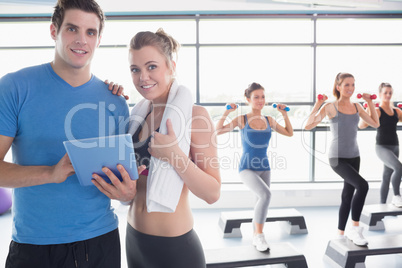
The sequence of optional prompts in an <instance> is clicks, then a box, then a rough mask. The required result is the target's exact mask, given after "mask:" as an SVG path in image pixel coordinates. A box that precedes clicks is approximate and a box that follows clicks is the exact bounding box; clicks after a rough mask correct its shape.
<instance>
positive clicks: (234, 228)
mask: <svg viewBox="0 0 402 268" xmlns="http://www.w3.org/2000/svg"><path fill="white" fill-rule="evenodd" d="M253 216H254V211H252V210H246V211H233V212H222V213H221V216H220V218H219V227H220V229H221V230H222V232H223V237H242V234H241V230H240V225H241V224H242V223H245V222H252V219H253ZM274 221H284V222H287V223H289V225H288V227H289V228H288V229H289V230H288V232H289V233H290V234H306V233H307V226H306V222H305V220H304V217H303V215H302V214H301V213H300V212H299V211H297V210H296V209H294V208H289V209H269V210H268V215H267V218H266V220H265V222H274Z"/></svg>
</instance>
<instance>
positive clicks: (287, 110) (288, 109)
mask: <svg viewBox="0 0 402 268" xmlns="http://www.w3.org/2000/svg"><path fill="white" fill-rule="evenodd" d="M272 107H274V108H276V107H278V104H276V103H273V104H272ZM283 110H285V111H286V112H289V111H290V108H289V107H285V109H283Z"/></svg>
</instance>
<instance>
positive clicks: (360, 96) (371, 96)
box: [357, 93, 377, 100]
mask: <svg viewBox="0 0 402 268" xmlns="http://www.w3.org/2000/svg"><path fill="white" fill-rule="evenodd" d="M362 97H363V95H362V94H360V93H358V94H357V98H358V99H361V98H362ZM376 98H377V95H376V94H373V95H370V99H372V100H375V99H376Z"/></svg>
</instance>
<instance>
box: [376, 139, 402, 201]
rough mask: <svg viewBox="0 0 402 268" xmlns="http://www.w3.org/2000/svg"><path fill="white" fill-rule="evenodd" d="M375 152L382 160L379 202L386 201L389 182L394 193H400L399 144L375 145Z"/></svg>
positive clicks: (400, 166)
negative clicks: (382, 169)
mask: <svg viewBox="0 0 402 268" xmlns="http://www.w3.org/2000/svg"><path fill="white" fill-rule="evenodd" d="M375 152H376V153H377V156H378V158H380V160H381V161H382V162H384V171H383V173H382V183H381V190H380V198H381V200H380V201H381V203H383V204H385V203H386V202H387V196H388V192H389V183H390V182H391V183H392V188H393V190H394V195H400V192H399V187H400V185H401V176H402V163H401V162H400V161H399V145H376V146H375Z"/></svg>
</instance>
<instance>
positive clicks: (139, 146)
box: [133, 110, 159, 175]
mask: <svg viewBox="0 0 402 268" xmlns="http://www.w3.org/2000/svg"><path fill="white" fill-rule="evenodd" d="M151 112H152V110H151V111H150V112H149V113H148V114H147V115H146V116H145V118H144V121H143V122H142V123H141V125H140V126H139V127H138V128H137V130H136V131H135V133H134V134H133V144H134V150H135V160H136V161H137V167H139V166H140V165H145V166H146V170H145V171H144V172H143V173H141V174H144V175H148V173H147V171H148V170H149V162H150V160H151V154H150V153H149V152H148V143H149V141H150V140H151V136H149V137H148V138H146V139H145V140H144V141H141V142H140V140H139V134H140V132H141V130H142V128H143V126H144V124H145V121H146V119H147V117H148V115H149V114H150V113H151ZM156 131H159V128H158V129H157V130H156Z"/></svg>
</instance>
